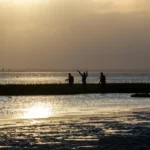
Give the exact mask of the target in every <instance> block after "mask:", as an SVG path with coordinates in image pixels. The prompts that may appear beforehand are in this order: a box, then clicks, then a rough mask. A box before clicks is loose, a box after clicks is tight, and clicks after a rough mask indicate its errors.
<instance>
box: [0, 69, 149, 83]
mask: <svg viewBox="0 0 150 150" xmlns="http://www.w3.org/2000/svg"><path fill="white" fill-rule="evenodd" d="M72 74H73V76H74V78H75V83H81V77H80V75H79V74H78V73H77V72H72ZM105 75H106V80H107V82H108V83H135V82H136V83H137V82H138V83H150V73H105ZM67 78H68V72H4V73H3V72H1V73H0V84H45V83H57V84H59V83H66V81H65V79H67ZM99 78H100V73H99V72H89V76H88V78H87V83H98V82H99Z"/></svg>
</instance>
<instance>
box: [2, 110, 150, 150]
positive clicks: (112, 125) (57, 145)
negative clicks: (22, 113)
mask: <svg viewBox="0 0 150 150" xmlns="http://www.w3.org/2000/svg"><path fill="white" fill-rule="evenodd" d="M149 120H150V108H144V109H140V108H139V109H132V110H128V111H123V112H121V111H120V112H116V113H114V112H113V113H101V114H95V115H90V116H89V115H87V116H86V115H84V116H83V115H80V116H76V115H72V116H66V117H61V118H59V117H51V118H47V119H24V120H23V119H20V120H19V119H18V120H5V121H4V120H3V121H1V124H0V149H6V150H7V149H25V150H28V149H33V150H34V149H35V150H41V149H43V150H46V149H47V150H48V149H59V150H60V149H61V150H66V149H79V150H80V149H81V150H82V149H89V150H90V149H102V150H103V149H109V150H126V149H128V150H129V149H136V150H141V149H142V150H148V149H149V148H150V143H149V141H150V121H149Z"/></svg>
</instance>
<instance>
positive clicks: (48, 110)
mask: <svg viewBox="0 0 150 150" xmlns="http://www.w3.org/2000/svg"><path fill="white" fill-rule="evenodd" d="M52 114H53V112H52V106H51V105H48V106H44V105H43V103H41V104H39V105H35V106H32V107H29V108H26V109H25V111H24V113H23V115H22V116H21V118H25V119H30V118H48V117H50V116H52Z"/></svg>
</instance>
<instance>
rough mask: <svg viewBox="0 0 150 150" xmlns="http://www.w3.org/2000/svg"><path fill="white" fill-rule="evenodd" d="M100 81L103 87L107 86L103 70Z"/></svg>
mask: <svg viewBox="0 0 150 150" xmlns="http://www.w3.org/2000/svg"><path fill="white" fill-rule="evenodd" d="M99 83H101V87H102V88H105V86H106V77H105V75H104V74H103V72H101V73H100V82H99Z"/></svg>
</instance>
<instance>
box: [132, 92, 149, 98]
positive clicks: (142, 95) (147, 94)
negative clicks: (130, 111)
mask: <svg viewBox="0 0 150 150" xmlns="http://www.w3.org/2000/svg"><path fill="white" fill-rule="evenodd" d="M131 97H141V98H142V97H143V98H144V97H150V94H149V93H136V94H132V95H131Z"/></svg>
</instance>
